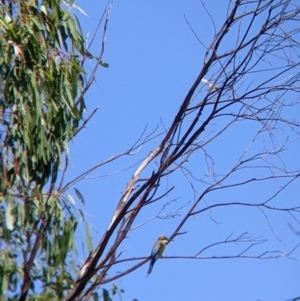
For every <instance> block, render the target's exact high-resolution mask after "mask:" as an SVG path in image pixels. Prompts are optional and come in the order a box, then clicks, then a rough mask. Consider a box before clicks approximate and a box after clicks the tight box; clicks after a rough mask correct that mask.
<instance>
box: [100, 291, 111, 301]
mask: <svg viewBox="0 0 300 301" xmlns="http://www.w3.org/2000/svg"><path fill="white" fill-rule="evenodd" d="M102 292H103V300H104V301H112V299H111V298H110V296H109V293H108V290H106V289H105V288H103V289H102Z"/></svg>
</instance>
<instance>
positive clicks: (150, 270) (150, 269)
mask: <svg viewBox="0 0 300 301" xmlns="http://www.w3.org/2000/svg"><path fill="white" fill-rule="evenodd" d="M153 265H154V264H153V263H152V262H151V263H150V266H149V270H148V272H147V277H148V276H149V274H150V273H151V272H152V269H153Z"/></svg>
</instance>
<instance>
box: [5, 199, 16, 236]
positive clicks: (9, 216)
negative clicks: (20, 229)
mask: <svg viewBox="0 0 300 301" xmlns="http://www.w3.org/2000/svg"><path fill="white" fill-rule="evenodd" d="M13 208H14V206H13V201H12V199H11V197H10V196H9V197H8V198H7V205H6V211H5V220H6V227H7V229H8V230H11V231H12V230H13V229H14V221H15V217H14V215H13V213H12V210H13Z"/></svg>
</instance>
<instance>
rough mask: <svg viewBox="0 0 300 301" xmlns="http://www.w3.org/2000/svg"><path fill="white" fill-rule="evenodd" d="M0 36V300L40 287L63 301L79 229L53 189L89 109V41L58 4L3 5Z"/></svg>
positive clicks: (52, 1)
mask: <svg viewBox="0 0 300 301" xmlns="http://www.w3.org/2000/svg"><path fill="white" fill-rule="evenodd" d="M0 36H1V37H0V41H1V42H0V80H1V90H0V96H1V100H0V101H1V116H0V118H1V119H0V122H1V123H0V125H1V128H0V130H1V133H0V134H1V140H0V143H1V145H0V146H1V153H0V162H1V165H0V176H1V182H0V183H1V187H0V188H1V190H0V199H1V206H0V223H1V225H0V229H1V250H2V251H1V254H0V261H1V270H0V279H1V282H0V292H1V293H0V295H2V294H4V293H5V292H6V293H7V294H8V295H10V296H13V295H14V296H15V297H17V296H18V295H19V294H20V293H21V297H20V300H25V298H26V295H27V293H28V289H31V292H34V291H35V289H37V290H38V289H39V288H35V285H34V283H35V282H39V281H40V283H41V286H42V288H41V289H42V291H43V296H44V297H45V296H46V295H49V294H50V295H51V294H54V295H55V296H57V297H58V298H60V297H61V296H62V295H63V292H64V291H65V290H66V289H69V288H70V285H71V283H72V278H73V276H71V274H70V270H71V267H70V266H69V264H70V259H68V253H69V252H70V250H72V249H73V248H74V232H75V230H76V226H77V221H76V218H75V216H74V213H73V212H72V210H71V209H70V206H69V205H68V203H67V202H66V201H65V199H64V198H63V196H61V195H60V194H59V193H57V192H56V191H55V189H54V187H55V183H56V179H57V173H58V169H59V167H60V165H61V163H62V159H63V156H64V155H63V154H64V153H66V151H67V147H68V146H67V145H68V142H69V141H70V140H71V139H72V138H73V137H74V135H75V134H76V131H77V130H78V129H79V123H80V120H81V119H82V115H83V112H84V109H85V104H84V99H83V95H82V94H81V90H82V87H83V85H84V76H85V74H84V70H83V68H82V63H83V58H84V52H85V46H84V39H83V36H82V33H81V32H80V30H79V27H78V24H77V21H76V19H74V17H72V16H71V14H70V12H68V11H67V10H65V9H63V6H62V2H61V1H57V0H44V1H34V0H26V1H2V3H1V4H0ZM68 261H69V264H68V265H66V262H68ZM21 283H22V287H21V288H20V284H21ZM8 292H9V293H8ZM54 292H55V293H54ZM41 298H43V297H41ZM47 298H48V297H47Z"/></svg>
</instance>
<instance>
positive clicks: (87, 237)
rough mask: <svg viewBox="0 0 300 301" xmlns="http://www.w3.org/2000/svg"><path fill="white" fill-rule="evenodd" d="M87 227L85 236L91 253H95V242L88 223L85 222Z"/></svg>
mask: <svg viewBox="0 0 300 301" xmlns="http://www.w3.org/2000/svg"><path fill="white" fill-rule="evenodd" d="M84 225H85V234H86V244H87V248H88V251H89V252H92V251H93V241H92V236H91V231H90V227H89V225H88V224H87V222H84Z"/></svg>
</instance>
